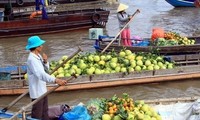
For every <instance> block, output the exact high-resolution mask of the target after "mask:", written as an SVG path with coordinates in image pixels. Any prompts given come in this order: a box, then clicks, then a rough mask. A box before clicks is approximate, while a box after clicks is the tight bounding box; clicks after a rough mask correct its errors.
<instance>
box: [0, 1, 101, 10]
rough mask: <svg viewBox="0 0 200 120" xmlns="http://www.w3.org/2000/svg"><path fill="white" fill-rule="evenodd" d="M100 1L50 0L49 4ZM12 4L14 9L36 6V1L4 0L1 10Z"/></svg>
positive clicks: (1, 3)
mask: <svg viewBox="0 0 200 120" xmlns="http://www.w3.org/2000/svg"><path fill="white" fill-rule="evenodd" d="M91 1H98V0H48V4H49V5H51V4H65V3H78V2H91ZM7 3H11V4H12V6H13V7H22V6H23V7H27V6H34V5H35V0H2V1H0V8H3V7H4V6H5V4H7Z"/></svg>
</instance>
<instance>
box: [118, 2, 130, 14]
mask: <svg viewBox="0 0 200 120" xmlns="http://www.w3.org/2000/svg"><path fill="white" fill-rule="evenodd" d="M127 8H128V6H127V5H125V4H122V3H120V4H119V7H118V8H117V12H120V11H123V10H126V9H127Z"/></svg>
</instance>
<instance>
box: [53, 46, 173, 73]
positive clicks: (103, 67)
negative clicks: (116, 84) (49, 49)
mask: <svg viewBox="0 0 200 120" xmlns="http://www.w3.org/2000/svg"><path fill="white" fill-rule="evenodd" d="M65 59H67V57H66V56H63V57H62V59H60V60H59V61H52V62H50V68H51V70H53V69H54V68H55V67H56V66H57V65H58V64H61V63H62V61H63V60H65ZM171 68H174V63H173V62H169V61H166V60H165V59H164V57H163V56H158V55H156V54H151V53H138V54H135V53H132V52H131V51H130V50H126V49H124V50H121V51H120V52H119V53H116V52H114V51H112V52H110V53H104V54H101V53H86V54H79V55H77V56H75V57H74V58H72V59H71V60H70V61H68V62H67V63H66V64H65V65H64V67H61V68H59V69H58V70H57V71H56V72H54V73H53V76H55V77H69V76H71V75H72V74H76V75H77V76H79V75H92V74H109V73H118V72H125V73H130V72H133V71H142V70H158V69H171Z"/></svg>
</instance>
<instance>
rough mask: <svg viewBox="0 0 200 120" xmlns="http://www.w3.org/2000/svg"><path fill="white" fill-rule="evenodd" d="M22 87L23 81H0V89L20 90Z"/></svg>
mask: <svg viewBox="0 0 200 120" xmlns="http://www.w3.org/2000/svg"><path fill="white" fill-rule="evenodd" d="M23 86H24V81H23V80H2V81H0V88H7V89H9V88H10V89H11V88H20V87H23Z"/></svg>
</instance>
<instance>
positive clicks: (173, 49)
mask: <svg viewBox="0 0 200 120" xmlns="http://www.w3.org/2000/svg"><path fill="white" fill-rule="evenodd" d="M189 39H193V40H195V44H194V45H173V46H153V45H150V46H126V47H125V46H122V45H118V41H116V42H113V44H111V45H110V46H109V48H108V49H106V51H112V50H115V51H120V50H121V49H123V48H126V49H129V50H131V51H132V52H135V53H138V52H147V53H149V52H156V53H159V54H161V55H177V54H197V53H199V52H200V37H189ZM145 40H148V41H149V40H150V39H149V38H147V39H145ZM110 41H111V40H102V39H98V40H96V42H95V46H94V47H95V48H96V50H97V51H99V52H101V51H102V50H103V49H104V48H105V47H106V46H107V45H108V43H109V42H110Z"/></svg>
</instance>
